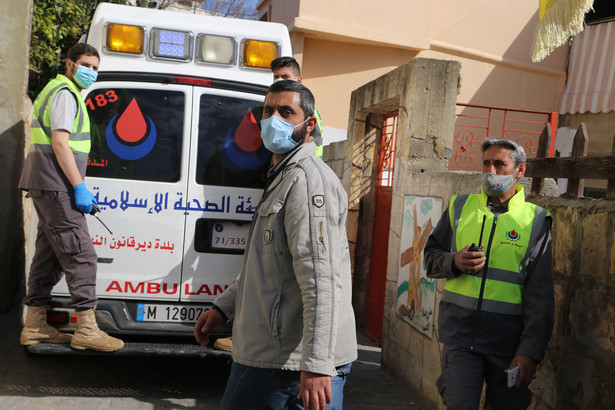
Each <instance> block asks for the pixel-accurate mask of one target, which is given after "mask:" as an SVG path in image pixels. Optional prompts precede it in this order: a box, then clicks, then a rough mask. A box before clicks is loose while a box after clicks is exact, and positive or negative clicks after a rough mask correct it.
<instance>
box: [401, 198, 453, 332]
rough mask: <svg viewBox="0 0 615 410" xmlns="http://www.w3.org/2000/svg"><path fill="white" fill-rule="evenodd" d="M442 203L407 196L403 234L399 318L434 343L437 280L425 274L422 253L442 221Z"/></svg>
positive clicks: (432, 199)
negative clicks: (428, 239) (432, 233)
mask: <svg viewBox="0 0 615 410" xmlns="http://www.w3.org/2000/svg"><path fill="white" fill-rule="evenodd" d="M441 214H442V199H441V198H430V197H421V196H413V195H406V196H405V198H404V216H403V225H402V230H401V242H400V243H401V245H400V256H399V276H398V278H397V304H396V307H395V312H396V315H397V317H398V318H399V319H401V320H403V321H404V322H406V323H408V324H410V325H411V326H412V327H414V328H416V329H417V330H418V331H419V332H421V333H423V334H424V335H425V336H427V337H429V338H430V339H431V337H432V333H433V314H434V307H435V301H436V280H435V279H430V278H428V277H427V276H426V273H425V262H424V260H423V249H424V248H425V244H426V243H427V238H428V237H429V234H430V233H431V231H432V230H433V228H434V227H435V225H436V224H437V223H438V221H439V220H440V215H441Z"/></svg>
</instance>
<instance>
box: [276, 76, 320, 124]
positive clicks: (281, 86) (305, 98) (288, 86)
mask: <svg viewBox="0 0 615 410" xmlns="http://www.w3.org/2000/svg"><path fill="white" fill-rule="evenodd" d="M285 91H290V92H293V93H299V106H300V107H301V109H302V110H303V114H304V115H305V117H304V119H307V118H308V117H311V116H312V115H314V106H315V102H314V95H313V94H312V92H311V91H310V90H309V89H308V88H307V87H306V86H305V85H303V84H301V83H299V82H297V81H293V80H278V81H275V82H274V83H273V84H271V86H270V87H269V91H267V94H269V93H282V92H285Z"/></svg>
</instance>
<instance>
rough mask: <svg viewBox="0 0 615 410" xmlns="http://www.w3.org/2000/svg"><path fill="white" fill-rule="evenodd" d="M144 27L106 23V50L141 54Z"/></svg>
mask: <svg viewBox="0 0 615 410" xmlns="http://www.w3.org/2000/svg"><path fill="white" fill-rule="evenodd" d="M144 39H145V29H144V28H143V27H140V26H129V25H127V24H113V23H109V24H108V25H107V42H106V45H107V51H112V52H115V53H129V54H143V50H144V47H143V46H144V44H143V43H144Z"/></svg>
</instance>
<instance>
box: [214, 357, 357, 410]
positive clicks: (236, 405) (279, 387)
mask: <svg viewBox="0 0 615 410" xmlns="http://www.w3.org/2000/svg"><path fill="white" fill-rule="evenodd" d="M350 366H351V363H348V364H347V365H344V366H340V367H337V368H336V370H337V375H336V376H333V377H331V393H332V395H333V400H332V401H331V403H329V404H328V405H327V410H341V409H342V404H343V401H344V385H345V384H346V378H347V376H348V373H350ZM299 377H300V372H298V371H293V370H280V369H263V368H260V367H251V366H244V365H242V364H239V363H235V362H233V364H232V365H231V374H230V376H229V379H228V382H227V383H226V390H225V391H224V397H223V398H222V404H221V405H220V409H221V410H248V409H259V410H261V409H271V410H279V409H283V408H285V407H287V408H288V409H289V410H304V407H303V401H302V400H300V399H297V395H298V394H299V384H300V380H299Z"/></svg>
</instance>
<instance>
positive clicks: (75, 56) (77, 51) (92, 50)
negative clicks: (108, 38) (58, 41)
mask: <svg viewBox="0 0 615 410" xmlns="http://www.w3.org/2000/svg"><path fill="white" fill-rule="evenodd" d="M82 55H86V56H94V57H96V58H98V59H99V60H100V55H99V54H98V50H96V47H94V46H91V45H89V44H88V43H77V44H75V45H74V46H72V47H71V48H69V49H68V52H67V53H66V58H67V59H69V60H71V61H72V62H74V63H75V62H77V60H79V58H80V57H81V56H82Z"/></svg>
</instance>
